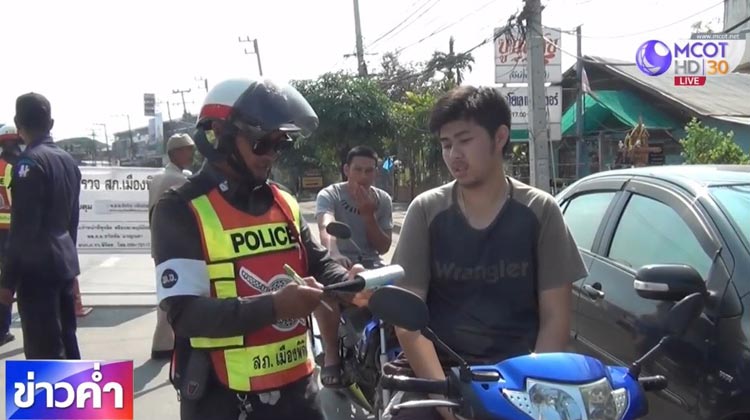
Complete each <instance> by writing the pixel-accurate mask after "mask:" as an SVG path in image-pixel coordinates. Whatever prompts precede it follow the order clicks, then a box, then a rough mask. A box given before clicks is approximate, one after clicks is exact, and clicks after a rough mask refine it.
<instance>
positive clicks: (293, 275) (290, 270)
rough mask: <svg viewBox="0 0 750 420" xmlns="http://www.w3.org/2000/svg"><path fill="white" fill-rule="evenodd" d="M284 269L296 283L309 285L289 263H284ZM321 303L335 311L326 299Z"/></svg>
mask: <svg viewBox="0 0 750 420" xmlns="http://www.w3.org/2000/svg"><path fill="white" fill-rule="evenodd" d="M284 271H286V274H287V275H288V276H289V277H291V278H292V280H294V282H295V283H297V284H299V285H300V286H307V284H306V283H305V281H304V280H302V277H300V276H299V274H297V272H296V271H294V269H293V268H292V267H290V266H289V264H284ZM320 303H321V304H322V305H323V306H324V307H325V308H326V309H328V310H329V311H331V312H333V308H331V305H329V304H328V303H327V302H326V301H324V300H321V301H320Z"/></svg>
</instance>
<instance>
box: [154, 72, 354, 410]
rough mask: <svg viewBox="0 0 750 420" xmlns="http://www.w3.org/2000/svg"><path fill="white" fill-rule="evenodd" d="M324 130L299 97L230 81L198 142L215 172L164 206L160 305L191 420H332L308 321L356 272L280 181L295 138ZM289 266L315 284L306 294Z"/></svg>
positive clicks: (285, 88)
mask: <svg viewBox="0 0 750 420" xmlns="http://www.w3.org/2000/svg"><path fill="white" fill-rule="evenodd" d="M317 125H318V118H317V116H316V114H315V112H314V111H313V110H312V108H311V107H310V105H309V104H308V103H307V101H306V100H305V99H304V98H303V97H302V95H300V93H299V92H297V91H296V90H295V89H294V88H292V87H291V86H289V85H286V84H276V83H273V82H270V81H253V80H247V79H232V80H226V81H223V82H221V83H219V84H217V85H216V86H214V88H213V89H212V90H211V91H210V92H209V93H208V95H207V97H206V100H205V102H204V104H203V107H202V108H201V112H200V115H199V117H198V127H197V130H196V133H195V135H194V136H193V139H194V141H195V143H196V146H197V148H198V149H199V151H200V152H201V154H202V155H203V156H204V157H205V158H206V163H205V164H204V166H203V167H202V168H201V170H200V171H199V172H198V173H197V174H196V175H194V176H193V177H192V178H190V179H189V180H188V182H187V183H186V184H184V185H183V186H182V187H180V188H179V189H177V190H172V191H169V192H167V193H166V194H165V195H163V196H162V198H161V199H160V200H159V202H158V203H157V204H156V207H155V209H154V212H153V215H152V226H153V228H152V229H153V230H152V238H153V241H154V254H155V255H154V257H155V260H156V264H157V268H156V276H157V278H156V280H157V295H158V299H159V302H160V306H161V307H162V308H163V309H164V310H166V311H167V319H168V320H169V322H170V324H171V325H172V327H173V329H174V332H175V336H176V341H175V349H174V356H173V360H172V368H171V369H170V371H171V373H172V374H171V375H170V377H171V380H172V382H173V384H174V385H175V387H176V388H177V390H178V394H179V396H180V412H181V417H182V419H201V420H203V419H209V418H210V419H217V420H221V419H227V420H236V419H238V418H240V419H243V418H245V419H276V420H298V419H306V420H316V419H323V418H324V417H323V415H322V413H321V411H320V408H319V402H318V401H317V392H318V386H317V384H316V382H315V381H314V380H313V376H312V373H313V368H314V364H313V359H312V354H311V351H309V347H310V344H311V343H310V342H309V341H308V332H309V330H308V328H309V327H310V325H309V322H308V321H306V320H305V318H307V317H309V315H310V314H311V313H312V312H313V311H314V310H315V309H316V308H317V307H318V306H319V305H320V302H321V296H322V291H321V290H320V288H321V285H320V284H319V283H318V282H317V281H316V280H315V279H317V280H318V281H320V282H321V283H324V284H328V283H333V282H338V281H342V280H345V279H346V277H347V271H346V270H345V269H344V268H342V267H341V266H340V265H338V264H336V263H335V262H334V261H333V260H332V259H330V257H329V255H328V253H327V251H326V249H325V248H323V247H322V246H321V245H319V244H318V243H317V242H316V241H314V240H313V239H312V237H311V234H310V230H309V228H308V227H307V225H306V223H305V222H304V220H303V219H302V217H301V214H300V208H299V205H298V203H297V202H296V200H295V199H294V198H293V197H292V195H291V194H289V193H288V192H287V191H285V190H283V189H281V188H280V187H278V186H277V185H275V184H273V183H270V182H269V181H268V174H269V172H270V170H271V166H272V164H273V162H274V160H275V159H276V157H277V156H278V154H279V153H280V152H281V151H282V150H283V149H286V148H289V146H291V145H292V139H291V137H290V136H292V135H301V134H309V133H311V132H312V131H313V130H314V129H315V128H317ZM284 264H288V265H289V266H291V267H292V268H293V269H294V270H295V271H296V272H297V273H298V274H299V276H301V277H305V276H311V277H306V278H305V280H304V282H305V284H298V283H295V282H294V281H292V278H291V277H290V276H288V275H287V274H286V273H285V270H284ZM360 269H361V266H360V267H357V268H356V269H355V270H353V271H354V272H355V271H359V270H360ZM313 277H314V278H313ZM334 333H335V332H334Z"/></svg>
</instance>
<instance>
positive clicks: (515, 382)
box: [453, 353, 642, 420]
mask: <svg viewBox="0 0 750 420" xmlns="http://www.w3.org/2000/svg"><path fill="white" fill-rule="evenodd" d="M471 370H472V372H496V373H498V374H500V378H499V380H497V381H488V382H480V381H472V382H469V383H462V382H460V381H458V380H457V378H458V374H459V373H458V369H457V368H454V369H453V375H455V379H456V382H455V383H457V384H459V386H460V388H461V389H460V392H461V397H462V409H461V410H460V412H461V414H463V415H465V416H466V417H467V418H472V419H475V420H483V419H487V420H492V419H505V420H529V417H528V415H526V413H524V412H522V411H521V410H520V409H518V408H517V407H516V406H515V405H513V404H512V403H511V402H510V401H509V400H508V399H507V398H506V397H505V396H504V394H503V390H504V389H508V390H515V391H525V390H526V380H527V379H529V378H532V379H537V380H540V381H546V382H556V383H561V384H587V383H591V382H596V381H597V380H600V379H602V378H607V379H608V380H609V381H610V383H611V384H612V385H613V389H614V388H620V387H623V386H625V387H626V388H627V389H628V391H629V392H628V394H629V395H640V394H641V391H640V390H639V389H638V388H637V387H638V386H639V385H638V384H637V383H633V382H634V381H633V380H632V379H630V383H628V382H627V380H628V379H627V378H625V377H623V376H622V372H621V371H619V370H615V371H614V372H615V373H616V374H617V375H618V378H619V382H618V383H617V384H615V383H613V382H612V377H611V373H610V371H611V369H610V368H608V367H607V366H605V365H604V364H602V363H601V362H600V361H599V360H597V359H594V358H592V357H589V356H585V355H581V354H575V353H543V354H530V355H525V356H518V357H515V358H511V359H507V360H504V361H502V362H500V363H498V364H496V365H484V366H481V365H479V366H471ZM626 373H627V372H626ZM633 387H636V388H635V389H634V388H633ZM641 405H642V404H641V403H640V402H638V403H636V404H635V405H632V404H631V407H629V408H628V410H633V412H639V411H638V410H640V408H639V407H640V406H641ZM625 418H628V417H625ZM630 418H635V417H630Z"/></svg>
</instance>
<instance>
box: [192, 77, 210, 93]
mask: <svg viewBox="0 0 750 420" xmlns="http://www.w3.org/2000/svg"><path fill="white" fill-rule="evenodd" d="M195 81H196V82H203V86H199V87H204V88H205V89H206V93H208V79H206V78H205V77H196V78H195Z"/></svg>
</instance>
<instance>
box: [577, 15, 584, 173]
mask: <svg viewBox="0 0 750 420" xmlns="http://www.w3.org/2000/svg"><path fill="white" fill-rule="evenodd" d="M581 50H582V48H581V25H578V26H577V27H576V55H577V57H578V58H577V61H576V75H577V76H578V95H577V98H576V179H580V178H581V175H583V171H582V170H583V167H582V166H583V160H582V157H583V104H584V96H583V95H584V92H583V53H582V51H581Z"/></svg>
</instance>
